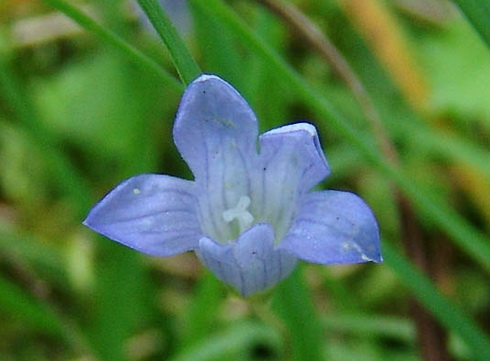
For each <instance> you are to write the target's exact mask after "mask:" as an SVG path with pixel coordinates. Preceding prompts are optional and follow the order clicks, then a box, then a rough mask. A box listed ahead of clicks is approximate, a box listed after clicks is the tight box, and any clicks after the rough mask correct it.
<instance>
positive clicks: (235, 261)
mask: <svg viewBox="0 0 490 361" xmlns="http://www.w3.org/2000/svg"><path fill="white" fill-rule="evenodd" d="M197 254H198V255H199V258H200V259H201V260H202V262H203V263H204V264H205V265H206V266H207V267H208V268H209V269H210V270H211V271H212V272H213V273H214V274H215V275H216V277H218V278H219V279H220V280H222V281H223V282H225V283H227V284H229V285H231V286H233V287H234V288H235V289H236V290H237V291H238V292H239V293H240V294H241V295H242V296H244V297H248V296H250V295H252V294H254V293H257V292H260V291H264V290H266V289H267V288H269V287H271V286H273V285H275V284H276V283H278V282H279V281H280V280H282V279H283V278H285V277H286V276H288V275H289V274H290V273H291V272H292V270H293V269H294V267H295V266H296V263H297V261H296V258H295V257H293V256H291V255H290V254H289V253H287V252H285V251H283V250H276V249H274V231H273V229H272V227H271V226H270V225H268V224H257V225H255V226H254V227H252V228H251V229H249V230H248V231H246V232H244V233H243V234H242V235H241V236H240V238H239V239H238V240H237V241H236V242H235V243H231V244H227V245H222V244H218V243H216V242H214V241H213V240H211V239H209V238H207V237H204V238H202V239H201V241H200V249H199V251H198V252H197Z"/></svg>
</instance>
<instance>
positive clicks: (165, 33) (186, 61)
mask: <svg viewBox="0 0 490 361" xmlns="http://www.w3.org/2000/svg"><path fill="white" fill-rule="evenodd" d="M138 4H140V6H141V8H142V9H143V11H144V12H145V14H146V15H147V16H148V19H150V22H151V23H152V25H153V26H154V28H155V30H156V31H157V33H158V35H159V36H160V38H161V39H162V41H163V42H164V44H165V46H166V47H167V48H168V50H169V52H170V55H171V56H172V60H173V62H174V65H175V68H176V69H177V72H178V73H179V76H180V79H181V80H182V82H183V83H184V84H189V83H190V82H192V81H193V80H194V79H195V78H196V77H197V76H198V75H199V74H201V70H200V69H199V66H198V65H197V63H196V62H195V61H194V58H193V57H192V55H191V53H190V52H189V50H188V49H187V47H186V46H185V44H184V42H183V41H182V39H181V38H180V36H179V34H178V33H177V30H176V29H175V27H174V26H173V24H172V22H171V21H170V19H169V18H168V16H167V14H165V12H164V11H163V9H162V7H161V6H160V4H159V3H158V1H155V0H138Z"/></svg>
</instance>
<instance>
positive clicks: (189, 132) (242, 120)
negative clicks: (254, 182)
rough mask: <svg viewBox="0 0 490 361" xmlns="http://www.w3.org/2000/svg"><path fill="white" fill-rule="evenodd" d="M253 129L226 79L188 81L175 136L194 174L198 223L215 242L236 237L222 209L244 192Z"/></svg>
mask: <svg viewBox="0 0 490 361" xmlns="http://www.w3.org/2000/svg"><path fill="white" fill-rule="evenodd" d="M257 134H258V128H257V120H256V117H255V115H254V113H253V111H252V110H251V109H250V107H249V106H248V104H247V103H246V101H245V100H244V99H243V98H242V97H241V96H240V94H239V93H238V92H237V91H236V90H235V89H233V87H231V86H230V85H229V84H228V83H226V82H225V81H223V80H222V79H220V78H218V77H216V76H212V75H202V76H200V77H199V78H197V79H196V80H195V81H194V82H192V84H191V85H189V87H188V88H187V90H186V92H185V94H184V96H183V98H182V101H181V104H180V108H179V111H178V113H177V118H176V120H175V125H174V140H175V144H176V145H177V148H178V149H179V151H180V153H181V154H182V157H183V158H184V160H185V161H186V162H187V163H188V164H189V166H190V168H191V170H192V172H193V173H194V176H195V178H196V185H197V187H198V192H199V216H200V219H201V222H202V225H203V229H204V230H205V232H206V234H208V235H209V236H210V237H212V238H213V239H215V240H218V241H219V242H222V243H223V242H227V241H229V240H231V239H234V238H236V237H237V234H236V232H235V231H234V230H233V225H232V224H229V223H226V222H225V221H224V220H223V212H225V211H226V210H228V209H232V208H234V207H236V206H237V204H238V202H239V201H240V198H241V197H249V192H250V173H251V172H252V170H251V169H252V168H254V167H255V163H256V159H257Z"/></svg>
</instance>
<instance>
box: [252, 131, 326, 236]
mask: <svg viewBox="0 0 490 361" xmlns="http://www.w3.org/2000/svg"><path fill="white" fill-rule="evenodd" d="M259 169H260V171H261V173H262V174H261V175H260V176H258V177H257V178H256V183H255V184H254V187H253V189H254V191H255V192H256V193H257V194H256V195H255V197H254V198H255V199H259V200H261V202H259V203H257V204H256V205H255V207H256V208H255V209H253V213H255V214H259V215H261V219H263V220H264V221H265V222H268V223H270V224H273V225H274V226H275V229H276V237H277V238H279V239H280V238H282V237H284V235H285V233H286V232H287V230H288V229H289V227H290V225H291V222H292V220H293V218H294V216H295V214H294V213H295V210H296V205H297V202H298V199H299V197H300V196H301V195H302V194H303V193H305V192H306V191H308V190H309V189H310V188H311V187H313V186H314V185H316V184H318V183H319V182H320V181H322V180H323V179H324V178H325V177H327V176H328V174H329V172H330V170H329V167H328V164H327V161H326V159H325V156H324V154H323V152H322V149H321V147H320V142H319V140H318V135H317V132H316V129H315V127H314V126H313V125H311V124H308V123H298V124H293V125H288V126H284V127H280V128H277V129H273V130H271V131H268V132H266V133H264V134H262V135H261V136H260V168H259Z"/></svg>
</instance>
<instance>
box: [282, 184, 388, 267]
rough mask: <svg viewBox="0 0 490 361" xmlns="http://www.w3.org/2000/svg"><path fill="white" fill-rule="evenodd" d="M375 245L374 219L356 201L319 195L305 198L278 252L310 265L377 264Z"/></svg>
mask: <svg viewBox="0 0 490 361" xmlns="http://www.w3.org/2000/svg"><path fill="white" fill-rule="evenodd" d="M379 243H380V240H379V230H378V225H377V222H376V219H375V218H374V215H373V213H372V211H371V210H370V209H369V207H368V205H367V204H366V203H365V202H364V201H363V200H362V199H361V198H360V197H358V196H357V195H355V194H353V193H348V192H340V191H322V192H313V193H309V194H307V195H305V197H304V200H303V201H302V204H301V208H300V212H299V214H298V216H297V218H296V220H295V222H294V224H293V225H292V227H291V229H290V230H289V232H288V234H287V235H286V237H285V238H284V240H283V241H282V243H281V244H280V245H279V247H278V248H280V249H285V250H287V251H289V252H291V253H292V254H294V255H296V256H297V257H298V258H300V259H302V260H305V261H308V262H313V263H321V264H332V263H358V262H367V261H373V262H381V261H382V258H381V253H380V244H379Z"/></svg>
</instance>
